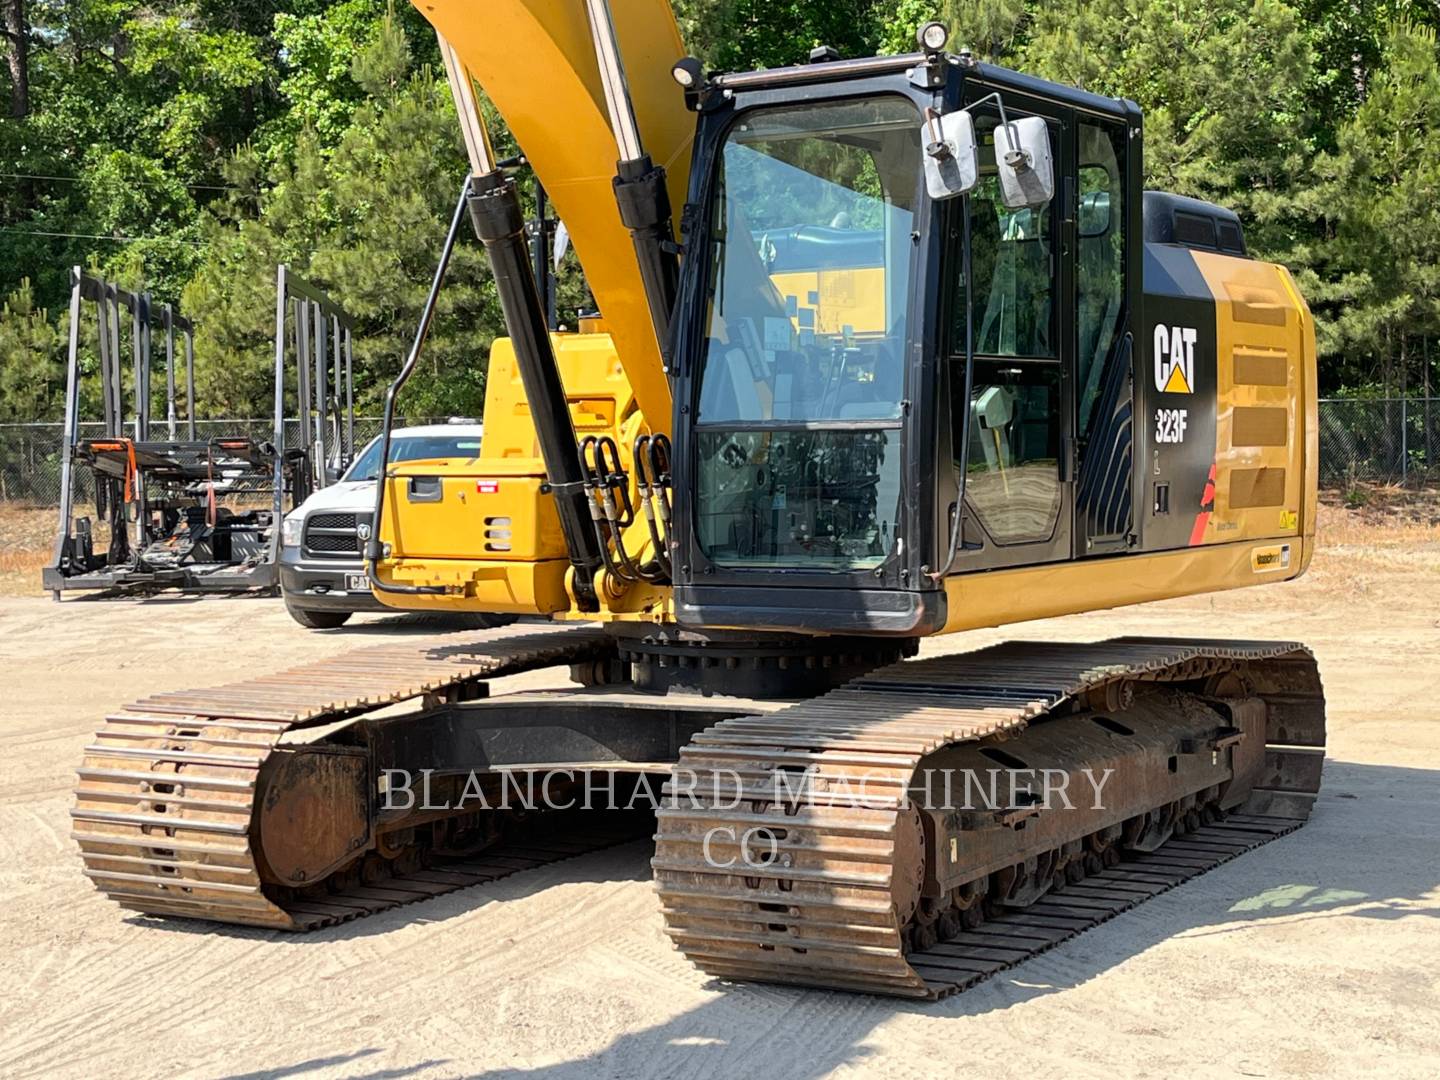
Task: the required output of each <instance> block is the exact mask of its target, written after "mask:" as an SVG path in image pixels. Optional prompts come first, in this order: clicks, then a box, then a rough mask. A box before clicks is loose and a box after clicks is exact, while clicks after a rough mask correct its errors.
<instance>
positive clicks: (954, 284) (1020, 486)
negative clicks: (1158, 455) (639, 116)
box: [672, 51, 1208, 637]
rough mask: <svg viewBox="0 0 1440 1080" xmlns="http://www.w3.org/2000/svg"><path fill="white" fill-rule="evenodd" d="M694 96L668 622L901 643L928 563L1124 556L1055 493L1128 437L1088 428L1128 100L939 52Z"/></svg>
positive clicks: (1128, 132)
mask: <svg viewBox="0 0 1440 1080" xmlns="http://www.w3.org/2000/svg"><path fill="white" fill-rule="evenodd" d="M691 100H692V102H693V104H694V107H695V109H696V111H697V114H698V125H697V132H696V139H695V145H694V150H693V157H692V167H691V181H690V188H689V194H688V201H689V204H690V214H689V218H688V220H689V222H690V223H691V228H690V231H689V232H687V234H686V235H685V237H684V243H685V252H686V258H685V260H684V263H683V269H682V275H681V285H680V296H681V301H680V303H679V304H678V305H677V313H676V317H675V320H674V324H673V327H672V330H673V333H674V338H673V346H672V351H673V368H674V375H675V400H676V412H675V420H674V425H673V427H674V438H675V447H676V454H675V458H676V468H675V487H676V491H677V492H678V493H683V494H682V496H681V497H679V498H678V499H677V502H679V503H680V508H679V511H678V512H677V515H676V523H677V528H676V539H677V545H678V549H679V550H678V553H677V555H676V556H675V557H674V560H673V561H674V563H675V565H676V568H677V572H676V579H675V608H676V617H677V619H678V620H679V621H680V622H681V623H682V624H694V625H705V626H747V627H758V628H765V629H773V630H786V631H801V632H808V633H817V632H818V633H848V634H865V635H897V636H917V637H918V636H923V635H926V634H931V633H935V632H937V631H939V630H940V629H942V628H943V627H944V626H945V624H946V622H947V620H948V615H949V612H948V605H947V594H946V589H945V579H946V578H947V576H949V575H950V574H952V573H955V572H959V571H962V570H963V571H972V570H985V569H993V568H998V567H1002V566H1030V565H1038V564H1043V563H1047V562H1054V561H1059V560H1070V559H1073V558H1077V557H1080V556H1083V555H1087V554H1098V553H1101V552H1107V551H1115V550H1124V549H1125V548H1127V547H1129V546H1131V545H1132V544H1134V543H1135V542H1136V541H1137V539H1138V538H1137V536H1136V531H1135V523H1134V520H1133V514H1131V513H1128V512H1126V513H1121V514H1119V515H1118V516H1117V515H1111V516H1110V518H1108V519H1107V521H1106V526H1105V528H1106V531H1105V532H1104V533H1103V534H1102V533H1099V532H1097V531H1096V529H1095V528H1094V527H1093V526H1094V520H1093V516H1090V515H1086V514H1085V513H1084V507H1083V506H1082V504H1081V501H1080V500H1079V499H1078V498H1077V489H1078V488H1079V487H1080V486H1083V485H1082V483H1081V479H1080V478H1081V477H1082V476H1084V475H1085V474H1086V472H1087V470H1089V471H1093V470H1094V469H1095V468H1098V467H1100V466H1099V464H1098V463H1110V462H1113V461H1114V460H1115V459H1116V457H1117V455H1124V454H1126V453H1127V452H1128V450H1129V443H1130V440H1131V438H1132V428H1130V427H1128V426H1126V427H1123V428H1119V429H1116V428H1114V427H1113V426H1108V427H1106V428H1105V430H1104V431H1103V432H1101V431H1097V426H1100V425H1101V421H1102V419H1103V416H1102V411H1101V409H1100V399H1101V397H1102V393H1103V390H1104V389H1105V388H1106V387H1107V386H1111V385H1113V384H1115V383H1116V382H1118V381H1126V380H1128V375H1129V371H1128V369H1129V364H1130V351H1129V345H1128V342H1129V335H1130V333H1131V327H1132V323H1133V321H1134V319H1135V317H1136V315H1137V313H1138V311H1139V308H1140V284H1141V283H1140V277H1141V276H1140V273H1139V272H1138V267H1139V249H1140V243H1141V240H1140V237H1141V228H1140V206H1141V198H1140V169H1139V162H1140V133H1141V124H1140V113H1139V110H1138V109H1137V108H1136V107H1135V106H1134V105H1133V104H1131V103H1129V102H1124V101H1118V100H1114V99H1108V98H1100V97H1098V96H1096V95H1093V94H1087V93H1085V92H1083V91H1079V90H1073V89H1068V88H1065V87H1061V86H1057V85H1055V84H1050V83H1043V82H1040V81H1039V80H1035V79H1030V78H1027V77H1025V76H1022V75H1018V74H1016V73H1014V72H1010V71H1006V70H1003V69H1000V68H993V67H990V66H988V65H984V64H979V63H976V62H974V61H973V60H972V59H970V58H969V57H968V56H967V55H964V54H962V55H960V56H958V57H956V56H949V55H947V54H945V53H943V52H942V51H933V52H927V53H923V54H913V55H910V56H903V57H888V58H871V59H866V60H856V61H838V62H835V61H830V62H820V63H814V64H809V65H804V66H798V67H793V68H782V69H777V70H773V71H763V72H752V73H747V74H743V75H721V76H718V77H716V78H714V79H712V80H711V81H710V82H708V83H707V84H705V85H704V86H703V88H701V89H699V90H698V91H697V92H694V93H692V95H691ZM962 116H963V117H964V118H965V119H966V120H967V121H968V123H966V124H964V125H963V127H964V128H965V133H964V134H963V135H962V136H961V137H960V138H959V139H958V141H948V140H947V139H946V138H945V137H944V135H945V134H946V133H947V132H951V131H954V130H958V129H959V128H960V127H961V126H962V125H960V124H957V123H956V118H958V117H962ZM972 140H973V141H972ZM997 148H998V149H997ZM1010 157H1015V158H1016V160H1015V162H1014V163H1013V164H1012V163H1010V162H1009V161H1007V158H1010ZM937 159H939V162H938V165H937ZM947 159H948V160H947ZM1016 165H1019V166H1020V168H1018V169H1017V168H1016ZM947 170H948V171H949V172H950V173H953V174H954V175H953V177H951V178H950V179H949V182H948V185H947V182H946V177H945V176H944V175H940V176H939V177H938V179H939V182H938V183H937V182H935V180H934V179H932V177H931V175H930V174H937V173H940V174H944V173H945V172H946V171H947ZM937 196H938V197H937ZM1082 208H1083V210H1084V213H1083V216H1082ZM1131 460H1133V455H1132V457H1131ZM1206 464H1207V465H1208V462H1206ZM1134 483H1135V477H1134V476H1132V475H1130V474H1129V471H1128V470H1127V471H1126V473H1125V474H1124V475H1118V476H1111V477H1109V484H1108V487H1107V491H1106V496H1105V497H1107V498H1109V499H1110V500H1111V501H1113V502H1119V503H1122V504H1124V505H1125V506H1126V507H1127V508H1128V507H1133V505H1134V503H1135V501H1136V500H1135V499H1134V498H1133V494H1132V487H1133V486H1134ZM687 502H688V506H687V505H685V504H686V503H687ZM962 503H963V510H961V509H958V507H959V506H960V505H961V504H962Z"/></svg>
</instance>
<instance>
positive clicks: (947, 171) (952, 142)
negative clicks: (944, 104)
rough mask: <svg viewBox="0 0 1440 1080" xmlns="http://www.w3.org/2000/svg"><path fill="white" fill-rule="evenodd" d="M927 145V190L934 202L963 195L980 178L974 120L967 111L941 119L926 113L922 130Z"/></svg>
mask: <svg viewBox="0 0 1440 1080" xmlns="http://www.w3.org/2000/svg"><path fill="white" fill-rule="evenodd" d="M920 141H921V143H923V144H924V146H925V190H926V191H928V192H929V193H930V197H931V198H932V199H953V198H955V196H957V195H964V194H965V193H966V192H967V191H969V190H970V189H971V188H973V187H974V186H975V184H976V182H977V181H978V180H979V179H980V151H979V149H978V148H977V147H976V145H975V120H974V118H972V117H971V115H970V114H969V113H968V112H966V111H963V110H962V111H959V112H952V113H946V114H945V115H944V116H941V115H940V114H939V113H937V112H934V111H933V110H927V111H926V114H925V124H924V125H923V127H922V128H921V130H920Z"/></svg>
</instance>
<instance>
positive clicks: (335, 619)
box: [285, 600, 352, 630]
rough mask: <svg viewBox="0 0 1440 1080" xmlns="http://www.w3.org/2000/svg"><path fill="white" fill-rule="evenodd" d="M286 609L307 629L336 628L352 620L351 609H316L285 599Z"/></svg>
mask: <svg viewBox="0 0 1440 1080" xmlns="http://www.w3.org/2000/svg"><path fill="white" fill-rule="evenodd" d="M285 610H286V611H288V612H289V613H290V617H291V618H292V619H294V620H295V621H296V622H298V623H299V624H300V625H301V626H303V627H305V628H306V629H307V630H334V629H336V628H337V627H340V626H344V625H345V624H346V623H347V622H349V621H350V616H351V614H352V613H351V612H349V611H316V610H315V609H314V608H301V607H295V606H294V605H293V604H291V603H290V601H289V600H286V601H285Z"/></svg>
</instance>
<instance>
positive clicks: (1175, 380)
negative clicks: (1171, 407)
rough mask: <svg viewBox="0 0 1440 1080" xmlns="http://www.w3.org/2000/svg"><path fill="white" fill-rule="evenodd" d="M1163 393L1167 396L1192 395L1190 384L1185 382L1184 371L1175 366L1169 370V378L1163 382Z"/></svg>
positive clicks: (1179, 366) (1180, 367)
mask: <svg viewBox="0 0 1440 1080" xmlns="http://www.w3.org/2000/svg"><path fill="white" fill-rule="evenodd" d="M1164 392H1165V393H1167V394H1189V393H1192V391H1191V389H1190V384H1189V383H1187V382H1186V381H1185V369H1184V368H1183V367H1182V366H1181V365H1179V364H1176V365H1175V366H1174V367H1172V368H1171V369H1170V378H1169V379H1167V380H1166V382H1165V390H1164Z"/></svg>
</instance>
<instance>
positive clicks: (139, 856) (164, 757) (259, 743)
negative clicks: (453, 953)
mask: <svg viewBox="0 0 1440 1080" xmlns="http://www.w3.org/2000/svg"><path fill="white" fill-rule="evenodd" d="M613 654H614V644H613V641H612V640H611V639H610V638H609V637H608V636H607V635H606V634H605V633H604V632H603V631H601V630H598V629H595V628H593V627H560V628H554V629H551V628H535V629H533V630H531V629H530V628H525V629H523V630H522V631H521V632H519V633H517V632H516V629H515V628H514V627H510V628H505V629H497V630H488V631H481V632H479V633H475V634H460V635H445V636H443V637H428V638H423V639H416V640H413V641H406V642H400V643H391V644H385V645H378V646H374V647H372V648H366V649H359V650H356V651H354V652H349V653H345V654H343V655H341V656H337V657H334V658H332V659H329V660H322V661H318V662H316V663H310V664H304V665H301V666H298V667H294V668H290V669H289V670H287V671H283V672H280V673H277V674H274V675H270V676H267V677H264V678H257V679H250V680H246V681H242V682H235V683H228V684H226V685H223V686H218V687H215V688H212V689H209V690H189V691H177V692H174V693H166V694H158V695H155V696H153V697H148V698H145V699H143V700H141V701H138V702H136V703H134V704H133V705H130V706H128V707H126V708H124V709H122V710H120V711H118V712H116V713H113V714H112V715H110V716H108V717H107V718H106V721H105V726H104V727H102V728H101V729H100V730H99V732H97V733H96V736H95V739H94V741H93V742H92V743H91V744H90V745H89V746H87V747H86V748H85V757H84V760H83V762H82V763H81V765H80V768H79V770H78V776H79V785H78V787H77V789H76V805H75V807H74V809H72V810H71V817H72V819H73V821H74V831H73V832H72V837H73V838H74V839H75V840H76V841H77V842H78V843H79V846H80V852H81V856H82V858H83V860H84V866H85V874H86V876H88V877H89V878H90V879H91V880H92V881H93V882H94V883H95V885H96V886H97V887H98V888H99V889H100V890H101V891H102V892H103V893H105V894H106V895H107V896H109V897H110V898H111V899H113V900H115V901H117V902H118V903H119V904H120V905H121V906H122V907H125V908H128V909H131V910H134V911H140V912H145V913H147V914H153V915H178V916H188V917H191V918H199V919H210V920H214V921H217V922H224V923H238V924H243V925H248V926H266V927H276V928H282V929H287V930H311V929H315V928H317V927H321V926H327V925H330V924H333V923H337V922H344V921H347V920H349V919H354V918H358V917H360V916H363V915H369V914H373V913H375V912H377V911H383V910H385V909H387V908H392V907H397V906H400V905H402V904H407V903H411V902H413V901H416V900H422V899H428V898H429V897H432V896H437V895H440V894H443V893H447V892H451V891H454V890H456V889H461V888H466V887H468V886H470V885H475V884H480V883H483V882H488V881H494V880H496V879H497V878H501V877H505V876H507V875H509V874H512V873H516V872H518V871H521V870H527V869H532V868H534V867H537V866H541V865H544V864H546V863H550V862H555V861H557V860H560V859H565V858H569V857H571V856H573V855H578V854H581V853H582V852H585V851H590V850H594V849H595V848H598V847H604V846H607V845H609V844H613V843H618V842H622V841H624V840H627V839H632V838H634V837H635V836H637V835H643V833H642V832H641V831H640V830H639V828H638V827H637V824H636V819H635V817H634V816H633V815H630V816H626V815H624V814H605V813H598V812H597V813H588V814H585V815H583V816H581V815H576V814H555V815H551V814H542V815H537V817H538V818H541V819H550V820H538V821H537V820H530V821H527V822H525V823H524V824H523V826H517V827H516V828H515V829H513V830H512V831H511V834H509V835H505V836H503V837H501V838H500V839H499V841H498V843H496V844H493V845H491V846H489V847H486V848H485V849H484V850H483V851H479V852H478V853H476V854H474V855H473V856H469V857H461V858H454V859H447V860H444V861H443V862H441V863H439V864H436V865H425V864H422V863H420V862H418V861H416V860H414V859H405V858H401V859H386V858H384V857H382V856H379V855H377V854H375V853H371V854H369V855H366V856H364V857H363V858H361V859H357V861H356V864H355V865H353V866H351V867H349V868H348V869H347V870H346V871H345V872H343V873H340V874H337V875H334V876H333V877H330V878H327V879H326V880H324V881H321V882H317V883H316V884H315V885H313V886H311V887H309V888H295V887H293V886H284V885H282V886H277V885H275V884H274V883H273V881H267V880H266V877H267V875H266V874H265V871H264V867H263V865H262V863H263V855H262V852H261V850H260V844H259V842H258V841H259V835H258V834H259V814H260V809H261V808H260V805H259V802H257V798H258V799H259V800H261V801H263V799H264V797H265V791H266V787H265V782H264V781H265V777H266V775H267V769H269V768H273V767H274V765H275V763H276V761H277V760H278V759H279V758H280V757H281V756H283V755H284V754H285V752H286V745H285V739H286V736H287V735H290V734H291V733H292V732H296V731H302V730H304V729H308V728H316V727H319V726H321V725H325V724H329V723H332V722H334V721H337V720H343V719H348V718H352V717H355V716H358V715H363V714H365V713H369V712H372V711H375V710H379V709H382V708H385V707H388V706H393V705H396V704H399V703H401V702H406V701H410V700H413V699H417V698H426V697H427V696H428V697H429V698H430V699H431V700H444V699H446V698H447V697H454V696H457V695H461V694H463V693H464V692H465V688H466V687H467V686H469V685H473V684H475V683H477V682H479V681H481V680H485V679H492V678H497V677H500V676H503V675H512V674H516V673H519V672H524V671H531V670H535V669H537V668H545V667H551V666H556V665H563V664H578V663H582V662H587V661H592V660H605V659H607V658H609V657H611V656H613ZM320 742H321V743H322V744H323V742H324V738H323V735H322V737H321V739H320ZM313 745H314V744H313V743H312V744H311V746H312V747H313ZM337 756H338V753H337ZM257 793H258V794H257ZM647 823H648V819H647ZM302 835H304V834H302ZM302 842H303V841H302Z"/></svg>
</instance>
